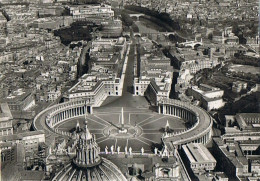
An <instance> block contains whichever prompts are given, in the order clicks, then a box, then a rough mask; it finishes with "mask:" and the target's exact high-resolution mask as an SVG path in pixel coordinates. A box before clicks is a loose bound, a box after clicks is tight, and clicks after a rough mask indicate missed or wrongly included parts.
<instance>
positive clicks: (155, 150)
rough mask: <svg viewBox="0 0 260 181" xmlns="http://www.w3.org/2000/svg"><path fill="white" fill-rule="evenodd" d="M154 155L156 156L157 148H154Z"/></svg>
mask: <svg viewBox="0 0 260 181" xmlns="http://www.w3.org/2000/svg"><path fill="white" fill-rule="evenodd" d="M154 154H156V155H157V154H158V148H156V147H155V148H154Z"/></svg>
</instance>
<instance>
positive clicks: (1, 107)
mask: <svg viewBox="0 0 260 181" xmlns="http://www.w3.org/2000/svg"><path fill="white" fill-rule="evenodd" d="M12 121H13V116H12V113H11V111H10V109H9V106H8V104H7V103H1V104H0V136H4V135H12V134H13V125H12Z"/></svg>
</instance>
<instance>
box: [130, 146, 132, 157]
mask: <svg viewBox="0 0 260 181" xmlns="http://www.w3.org/2000/svg"><path fill="white" fill-rule="evenodd" d="M129 154H130V155H132V148H131V147H130V148H129Z"/></svg>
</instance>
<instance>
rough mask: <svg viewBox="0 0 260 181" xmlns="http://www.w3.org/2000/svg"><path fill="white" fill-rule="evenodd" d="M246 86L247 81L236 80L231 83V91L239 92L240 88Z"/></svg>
mask: <svg viewBox="0 0 260 181" xmlns="http://www.w3.org/2000/svg"><path fill="white" fill-rule="evenodd" d="M246 88H247V83H246V82H243V81H236V82H233V84H232V91H233V92H237V93H239V92H241V90H245V89H246Z"/></svg>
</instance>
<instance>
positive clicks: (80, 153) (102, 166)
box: [52, 123, 127, 181]
mask: <svg viewBox="0 0 260 181" xmlns="http://www.w3.org/2000/svg"><path fill="white" fill-rule="evenodd" d="M79 134H80V135H77V137H76V139H77V145H76V157H75V158H74V159H73V161H72V162H71V163H70V164H68V165H66V166H65V167H64V168H63V169H62V170H60V171H59V172H58V173H57V174H56V175H55V177H54V178H53V179H52V180H53V181H63V180H67V181H70V180H78V181H81V180H82V181H92V180H95V181H103V180H106V181H127V179H126V178H125V176H124V175H123V174H122V172H121V171H120V169H119V168H118V167H117V166H116V165H115V164H114V163H112V162H111V161H109V160H107V159H105V158H102V157H100V156H99V154H100V147H99V146H98V145H97V142H96V138H95V135H92V134H90V132H89V130H88V127H87V123H86V129H85V131H82V132H81V133H79Z"/></svg>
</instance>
